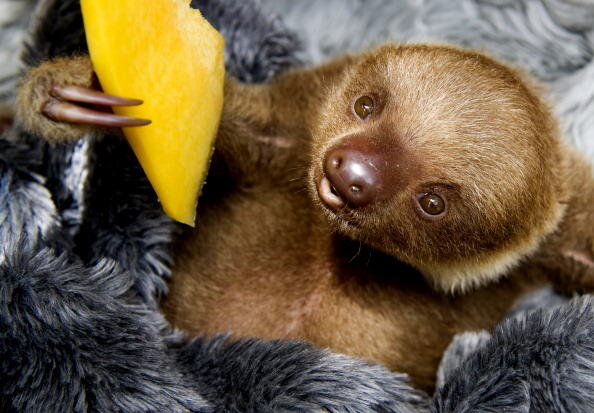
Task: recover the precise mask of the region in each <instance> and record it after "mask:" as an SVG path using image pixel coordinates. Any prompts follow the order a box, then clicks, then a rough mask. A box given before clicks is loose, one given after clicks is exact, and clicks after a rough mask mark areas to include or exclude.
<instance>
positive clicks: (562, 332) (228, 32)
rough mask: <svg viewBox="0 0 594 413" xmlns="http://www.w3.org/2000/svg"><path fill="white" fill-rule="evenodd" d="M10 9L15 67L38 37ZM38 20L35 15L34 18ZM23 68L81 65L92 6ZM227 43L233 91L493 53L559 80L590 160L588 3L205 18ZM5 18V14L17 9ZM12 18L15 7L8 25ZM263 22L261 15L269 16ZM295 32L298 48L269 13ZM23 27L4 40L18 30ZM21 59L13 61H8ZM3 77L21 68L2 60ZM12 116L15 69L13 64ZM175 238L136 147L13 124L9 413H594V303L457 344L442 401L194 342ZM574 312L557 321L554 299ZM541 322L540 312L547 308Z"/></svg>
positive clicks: (4, 258) (335, 371)
mask: <svg viewBox="0 0 594 413" xmlns="http://www.w3.org/2000/svg"><path fill="white" fill-rule="evenodd" d="M16 1H17V0H0V10H9V11H10V12H11V13H14V14H13V19H10V16H7V15H2V19H4V20H0V28H1V29H2V31H1V32H0V41H1V48H2V50H4V52H3V53H4V54H0V56H9V55H11V53H13V54H14V49H11V48H12V47H13V45H11V44H8V43H6V42H5V40H6V39H8V38H10V39H13V41H14V42H15V43H14V44H15V45H16V43H17V40H14V39H18V38H19V37H18V36H21V34H22V30H20V29H19V28H20V27H21V28H22V26H19V25H18V24H17V23H18V22H24V21H27V20H28V19H29V17H28V15H29V13H27V12H26V11H27V10H26V8H21V7H16V4H17V3H16ZM18 1H22V2H23V3H19V4H24V2H27V4H29V5H32V4H33V3H34V2H33V1H29V0H18ZM38 3H39V4H38V5H37V10H36V13H35V15H34V17H33V18H32V21H33V26H32V28H31V32H30V36H29V37H28V40H27V42H26V44H25V47H24V55H23V61H24V65H25V68H26V67H29V66H34V65H36V64H38V63H39V62H40V61H42V60H44V59H47V58H52V57H56V56H64V55H70V54H72V53H77V52H84V51H85V48H86V46H85V43H84V34H83V31H82V25H81V20H80V11H79V7H78V2H77V0H40V1H39V2H38ZM192 4H193V6H195V7H198V8H200V9H201V10H202V12H203V13H204V15H205V16H206V17H207V18H208V19H209V20H210V21H211V22H212V23H213V24H214V25H215V26H216V27H217V28H219V29H220V30H221V31H222V33H223V35H224V36H225V38H226V40H227V49H226V58H227V68H228V70H229V72H230V73H232V74H233V75H235V76H237V77H239V78H240V79H242V80H244V81H253V82H259V81H266V80H267V79H269V78H271V77H272V76H274V75H275V74H276V73H278V72H279V71H281V70H283V69H285V68H287V67H290V66H293V65H295V64H297V62H298V60H299V59H303V60H306V61H311V62H317V61H319V60H321V59H323V58H325V57H326V56H329V55H333V54H336V53H338V52H341V51H344V50H354V49H358V48H360V47H364V46H366V45H368V44H371V43H375V42H377V41H380V40H383V39H388V38H391V39H395V40H419V39H438V40H447V41H453V42H456V43H462V44H465V45H472V46H475V47H482V48H486V49H488V50H490V51H491V52H492V53H496V54H498V55H500V56H502V57H504V58H507V59H508V60H511V61H513V62H516V63H518V64H520V65H523V66H525V67H527V68H529V69H530V70H531V71H532V72H533V73H534V74H536V75H537V76H538V77H540V78H541V79H542V80H543V81H545V82H547V84H548V85H549V86H550V89H551V91H552V94H553V99H554V103H555V105H556V107H558V110H559V113H560V114H561V116H562V118H563V120H564V122H565V125H566V129H567V132H568V136H569V137H570V139H571V140H572V141H573V142H575V143H576V144H578V145H581V146H582V148H583V149H584V151H588V153H592V154H594V145H592V144H591V143H590V144H588V142H589V140H588V138H589V136H588V134H589V133H591V132H590V131H591V128H589V123H590V122H594V116H591V114H594V113H592V111H594V103H590V100H591V99H592V97H593V96H594V82H591V81H590V82H588V81H586V79H592V77H591V76H590V77H589V73H590V72H592V71H593V70H594V61H593V59H592V55H593V54H592V43H591V40H590V39H591V32H592V29H593V27H594V6H592V5H588V4H586V3H580V2H578V1H575V0H574V1H566V2H563V1H553V0H548V1H547V0H543V1H537V0H526V1H505V0H499V1H497V0H482V1H481V0H474V1H471V0H467V1H466V0H465V1H460V2H452V1H446V0H443V1H438V0H435V1H431V0H427V1H423V2H418V1H412V0H411V1H408V2H406V1H399V2H395V1H388V0H385V1H381V0H376V1H356V0H340V1H339V0H326V1H324V2H313V1H305V0H302V1H299V2H297V1H289V0H286V1H281V0H270V1H261V2H260V3H255V1H247V0H218V1H217V0H195V1H193V2H192ZM2 7H6V8H5V9H2ZM10 7H12V9H11V8H10ZM262 8H263V9H264V11H263V10H262ZM273 9H274V10H276V11H277V12H279V13H281V14H282V15H283V18H284V19H285V21H286V22H287V25H289V26H290V27H291V28H292V29H293V31H294V32H295V33H297V36H298V37H299V38H301V39H303V48H302V49H299V47H298V42H297V37H295V35H294V34H292V32H290V31H289V30H288V29H287V28H285V26H284V25H283V24H282V23H281V22H280V20H278V19H276V18H273V17H271V16H270V15H269V13H268V11H267V10H273ZM6 22H8V23H6ZM6 50H9V51H8V52H6ZM2 58H3V59H5V58H6V57H2ZM2 63H3V64H4V63H6V65H5V66H3V70H4V72H2V73H7V75H6V76H4V77H2V78H0V90H3V91H6V92H5V93H4V96H6V98H5V99H4V101H5V102H10V96H11V94H12V93H13V90H14V73H16V70H15V68H16V67H17V66H16V65H15V64H12V65H11V64H10V61H8V60H7V61H6V62H2ZM176 228H177V227H176V226H175V224H173V223H172V222H171V221H169V220H168V219H167V218H166V217H165V216H164V215H163V214H162V213H161V211H160V208H159V205H158V204H157V202H156V201H155V199H154V195H153V193H152V190H151V189H150V187H149V185H148V183H147V181H146V179H145V177H144V175H143V173H142V171H141V170H140V168H139V167H138V165H137V163H136V161H135V159H134V157H133V155H132V153H131V151H130V149H129V148H128V146H127V145H126V144H125V143H124V142H122V141H121V140H118V139H116V138H112V139H110V137H107V138H105V139H101V140H97V139H95V137H93V136H89V137H87V138H86V139H85V140H83V141H80V142H77V143H75V144H69V145H62V146H58V147H48V146H46V145H45V144H44V143H43V141H42V140H41V139H40V137H37V136H29V135H28V134H26V133H25V132H24V131H23V130H22V129H21V128H20V127H19V125H18V123H17V124H15V125H14V127H13V128H11V129H10V130H8V131H7V132H6V133H4V135H3V136H2V139H0V240H2V243H1V247H0V411H31V412H52V411H56V412H65V411H101V412H104V411H105V412H107V411H123V412H124V411H125V412H136V411H139V412H140V411H155V412H156V411H159V412H161V411H163V412H165V411H174V412H188V411H196V412H215V411H216V412H252V411H253V412H276V411H318V412H368V411H370V412H371V411H376V412H429V411H433V412H501V411H505V412H548V411H559V412H589V411H594V300H593V299H592V298H589V297H581V298H575V299H573V300H572V301H570V302H568V303H563V302H562V301H563V300H560V299H554V296H550V295H548V294H547V293H541V294H540V295H537V296H534V297H532V299H531V301H529V302H527V303H526V306H525V307H524V308H521V309H518V310H517V312H515V313H514V314H513V315H511V316H510V317H509V318H508V319H507V320H506V321H504V322H503V323H502V324H501V325H500V326H499V327H498V328H497V329H496V330H495V331H494V332H493V333H492V334H488V333H486V332H469V333H467V334H464V335H461V336H458V337H456V339H455V340H454V342H453V343H452V345H451V346H450V348H449V349H448V351H447V352H446V354H445V355H444V359H443V361H442V367H441V369H440V372H439V375H438V389H437V391H436V393H435V395H433V396H428V395H424V394H421V393H419V392H417V391H415V390H413V389H412V388H410V387H409V385H408V384H407V380H406V377H405V376H404V375H400V374H395V373H391V372H389V371H387V370H386V369H384V368H383V367H381V366H375V365H372V364H368V363H365V362H362V361H359V360H354V359H351V358H348V357H345V356H342V355H338V354H333V353H331V352H329V351H327V350H323V349H319V348H315V347H313V346H310V345H307V344H305V343H301V342H295V341H261V340H256V339H253V340H243V341H239V342H234V343H233V344H229V345H225V344H224V339H225V337H224V336H221V337H218V338H213V339H209V340H206V339H200V338H199V339H195V340H193V341H191V342H189V343H188V342H186V340H185V337H183V335H182V334H180V333H179V332H176V331H173V330H172V329H171V328H170V326H169V325H168V324H167V322H166V321H165V320H164V319H163V317H162V316H161V314H160V313H159V312H158V300H159V299H160V297H161V296H162V295H163V294H164V293H165V292H166V279H167V277H168V276H169V268H170V266H171V257H170V252H169V246H170V241H171V239H172V237H173V236H174V235H175V232H176ZM555 300H558V301H559V300H560V301H561V302H560V303H559V304H557V305H555V306H553V305H552V304H551V302H552V301H555ZM534 307H541V308H534Z"/></svg>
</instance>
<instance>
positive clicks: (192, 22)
mask: <svg viewBox="0 0 594 413" xmlns="http://www.w3.org/2000/svg"><path fill="white" fill-rule="evenodd" d="M81 7H82V11H83V17H84V22H85V31H86V34H87V42H88V45H89V51H90V54H91V60H92V62H93V66H94V69H95V72H96V73H97V76H98V77H99V81H100V82H101V86H102V88H103V90H104V91H105V92H106V93H109V94H112V95H116V96H124V97H132V98H137V99H142V100H144V104H143V105H141V106H138V107H126V108H114V112H115V113H117V114H118V115H124V116H133V117H138V118H145V119H150V120H152V122H153V123H152V124H151V125H149V126H143V127H136V128H124V134H125V135H126V138H127V139H128V141H129V142H130V145H131V146H132V149H133V150H134V153H135V154H136V156H137V158H138V160H139V161H140V163H141V165H142V168H143V169H144V171H145V173H146V175H147V176H148V179H149V181H150V182H151V184H152V186H153V188H154V189H155V192H156V193H157V196H158V197H159V200H160V201H161V204H162V206H163V209H164V211H165V212H166V213H167V214H168V215H169V216H170V217H172V218H173V219H175V220H177V221H180V222H183V223H186V224H188V225H194V220H195V213H196V203H197V199H198V195H199V192H200V189H201V187H202V183H203V182H204V178H205V175H206V172H207V169H208V164H209V160H210V156H211V154H212V146H213V142H214V138H215V136H216V133H217V128H218V124H219V121H220V116H221V111H222V107H223V83H224V74H225V73H224V71H225V69H224V61H223V47H224V41H223V38H222V37H221V35H220V34H219V33H218V32H217V31H216V30H215V29H214V28H213V27H212V26H211V25H210V24H209V23H208V22H207V21H206V20H205V19H204V18H203V17H202V16H201V15H200V12H198V11H197V10H193V9H191V8H190V0H150V1H146V0H81Z"/></svg>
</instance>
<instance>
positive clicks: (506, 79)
mask: <svg viewBox="0 0 594 413" xmlns="http://www.w3.org/2000/svg"><path fill="white" fill-rule="evenodd" d="M328 92H329V93H327V96H326V99H325V101H324V103H323V104H322V106H321V107H320V108H319V110H318V114H319V116H318V118H317V121H316V122H315V124H316V127H315V130H314V131H313V137H314V140H313V141H314V146H313V149H312V150H313V156H312V158H311V159H313V160H314V161H313V163H312V165H311V168H310V189H311V191H312V195H313V196H314V198H315V199H316V200H317V201H318V203H319V206H320V207H321V208H322V209H323V211H324V213H325V214H326V216H327V218H328V219H329V221H330V222H331V224H332V226H333V227H334V228H335V230H336V231H337V232H339V233H341V234H343V235H346V236H348V237H351V238H353V239H357V240H361V241H363V242H365V243H367V244H369V245H371V246H373V247H375V248H377V249H379V250H382V251H384V252H386V253H388V254H391V255H393V256H395V257H396V258H398V259H400V260H402V261H404V262H407V263H409V264H411V265H413V266H414V267H416V268H418V269H419V270H421V271H422V272H423V274H425V276H426V277H427V278H428V279H429V280H430V281H432V282H433V283H434V284H435V285H436V286H438V287H440V288H442V289H446V290H454V289H464V288H468V287H471V286H473V285H479V284H482V283H484V282H486V281H489V280H493V279H496V278H497V277H499V276H500V275H501V274H503V273H505V272H506V271H508V270H509V269H510V267H511V266H513V265H515V264H516V263H517V262H518V261H519V260H520V259H521V258H522V257H523V256H525V255H527V254H529V253H531V252H532V251H534V250H535V249H536V248H537V246H538V244H539V242H540V241H541V240H542V239H543V237H544V236H545V235H546V234H548V233H549V232H551V231H552V230H553V229H554V228H555V227H556V225H557V223H558V221H559V220H560V218H561V216H562V213H563V207H562V203H561V198H562V196H563V191H564V186H563V185H562V183H561V182H560V181H562V179H560V176H561V175H562V173H561V171H562V167H561V164H562V163H563V158H562V156H561V154H562V148H561V144H560V142H559V139H558V132H557V128H556V124H555V121H554V119H553V117H552V115H551V113H550V111H549V109H548V108H547V106H546V105H545V104H544V103H543V102H542V101H541V100H540V98H539V94H538V93H537V92H536V91H535V88H534V87H533V86H531V85H530V84H528V83H527V82H526V81H525V80H524V78H523V77H522V76H521V75H520V74H519V73H518V72H517V71H515V70H513V69H510V68H508V67H506V66H504V65H502V64H500V63H498V62H497V61H495V60H493V59H491V58H489V57H487V56H485V55H482V54H480V53H477V52H471V51H464V50H461V49H456V48H452V47H446V46H426V45H407V46H384V47H382V48H380V49H378V50H375V51H372V52H370V53H368V54H365V55H363V56H362V57H360V58H358V59H356V60H355V62H354V63H353V64H352V65H350V67H349V68H348V69H347V70H346V72H345V75H344V78H343V80H342V81H341V82H340V84H339V85H337V86H335V87H334V88H333V89H332V90H329V91H328Z"/></svg>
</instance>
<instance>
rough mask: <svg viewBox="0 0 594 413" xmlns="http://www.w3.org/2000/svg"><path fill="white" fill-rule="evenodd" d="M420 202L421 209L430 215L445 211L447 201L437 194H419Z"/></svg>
mask: <svg viewBox="0 0 594 413" xmlns="http://www.w3.org/2000/svg"><path fill="white" fill-rule="evenodd" d="M418 202H419V205H420V206H421V209H422V210H423V211H424V212H425V213H427V214H429V215H440V214H442V213H443V211H445V207H446V203H445V201H444V200H443V198H442V197H440V196H439V195H437V194H432V193H424V194H419V196H418Z"/></svg>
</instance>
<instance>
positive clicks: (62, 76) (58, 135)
mask: <svg viewBox="0 0 594 413" xmlns="http://www.w3.org/2000/svg"><path fill="white" fill-rule="evenodd" d="M93 81H94V74H93V65H92V64H91V62H90V60H89V58H88V57H87V56H80V57H75V58H63V59H55V60H52V61H49V62H45V63H42V64H41V65H40V66H39V67H36V68H33V69H31V70H29V71H28V72H27V74H26V76H25V77H24V78H23V80H22V84H21V88H20V92H19V94H18V95H17V101H16V117H15V118H16V120H17V121H18V122H19V123H20V124H21V125H22V126H23V127H24V128H25V129H26V130H28V131H29V132H31V133H33V134H35V135H37V136H43V137H44V138H45V139H47V140H48V141H50V142H52V143H57V142H60V141H62V140H74V139H77V138H79V137H81V136H82V135H84V134H85V133H88V132H90V131H91V130H92V127H91V126H88V125H84V124H76V125H75V124H64V123H60V122H54V121H52V120H50V119H48V118H46V117H45V116H44V115H43V114H42V112H41V110H42V108H43V105H45V104H46V103H47V101H48V97H51V94H52V88H53V87H55V86H64V85H72V86H83V87H91V86H92V85H93Z"/></svg>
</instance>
